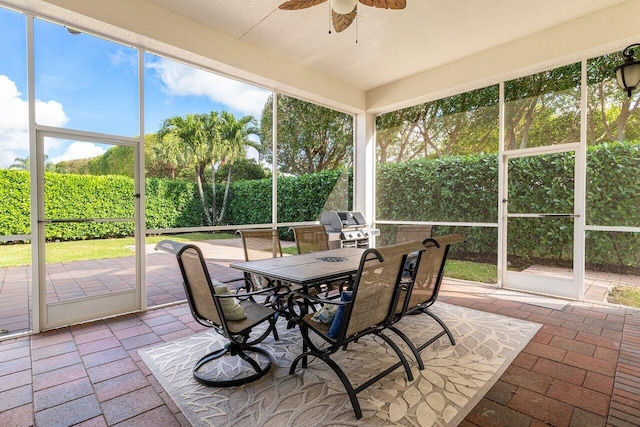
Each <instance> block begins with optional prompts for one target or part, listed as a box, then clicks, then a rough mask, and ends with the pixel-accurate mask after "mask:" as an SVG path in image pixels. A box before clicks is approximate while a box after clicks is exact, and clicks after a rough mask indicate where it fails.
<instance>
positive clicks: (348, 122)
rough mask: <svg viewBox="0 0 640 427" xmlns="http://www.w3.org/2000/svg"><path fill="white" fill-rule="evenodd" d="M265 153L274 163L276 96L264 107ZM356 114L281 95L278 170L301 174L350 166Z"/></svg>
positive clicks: (267, 159) (267, 158)
mask: <svg viewBox="0 0 640 427" xmlns="http://www.w3.org/2000/svg"><path fill="white" fill-rule="evenodd" d="M260 127H261V131H262V132H261V133H262V136H263V138H262V153H264V154H265V160H266V161H267V162H269V163H272V161H273V160H272V151H273V149H272V141H273V135H272V129H273V98H272V97H269V99H268V100H267V102H266V103H265V105H264V108H263V109H262V120H261V123H260ZM352 157H353V117H352V116H351V115H349V114H345V113H341V112H338V111H335V110H331V109H329V108H325V107H322V106H320V105H317V104H312V103H309V102H306V101H301V100H299V99H296V98H292V97H289V96H284V95H278V153H277V159H278V160H277V161H278V171H279V172H280V173H284V174H292V175H301V174H307V173H315V172H320V171H323V170H333V169H339V168H343V167H345V166H349V165H351V162H352Z"/></svg>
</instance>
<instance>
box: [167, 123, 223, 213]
mask: <svg viewBox="0 0 640 427" xmlns="http://www.w3.org/2000/svg"><path fill="white" fill-rule="evenodd" d="M207 122H208V116H207V115H206V114H187V115H186V117H180V116H174V117H170V118H168V119H166V120H165V121H164V122H163V123H162V127H161V128H160V131H159V132H158V138H159V141H160V142H162V141H163V140H164V138H165V137H167V136H168V135H171V138H175V141H174V142H176V141H177V142H178V145H179V146H181V147H182V149H183V150H182V151H183V153H184V154H185V159H186V163H187V164H191V165H192V166H193V167H194V168H195V172H196V183H197V185H198V194H199V195H200V202H201V204H202V210H203V211H204V216H205V218H206V220H207V224H208V225H212V218H211V215H210V212H209V209H207V202H206V199H205V197H204V190H203V187H202V183H203V181H204V172H205V169H206V167H207V165H208V164H209V162H210V159H211V149H210V147H209V144H208V138H207V134H208V130H207V127H208V125H207Z"/></svg>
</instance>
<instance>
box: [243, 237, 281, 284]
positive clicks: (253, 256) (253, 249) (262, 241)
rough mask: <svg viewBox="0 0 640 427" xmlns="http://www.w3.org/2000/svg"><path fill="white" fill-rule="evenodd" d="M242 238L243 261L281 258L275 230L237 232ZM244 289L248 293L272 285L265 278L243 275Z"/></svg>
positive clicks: (278, 240)
mask: <svg viewBox="0 0 640 427" xmlns="http://www.w3.org/2000/svg"><path fill="white" fill-rule="evenodd" d="M236 233H237V234H239V235H240V237H241V238H242V248H243V250H244V260H245V261H255V260H259V259H269V258H276V257H281V256H282V247H281V246H280V237H279V236H278V230H275V229H270V228H267V229H255V230H254V229H251V230H238V231H237V232H236ZM245 281H246V287H247V290H248V291H251V290H254V289H260V288H262V287H269V286H272V285H273V284H272V283H271V282H270V281H269V279H267V278H266V277H261V276H256V275H253V276H252V275H249V274H245Z"/></svg>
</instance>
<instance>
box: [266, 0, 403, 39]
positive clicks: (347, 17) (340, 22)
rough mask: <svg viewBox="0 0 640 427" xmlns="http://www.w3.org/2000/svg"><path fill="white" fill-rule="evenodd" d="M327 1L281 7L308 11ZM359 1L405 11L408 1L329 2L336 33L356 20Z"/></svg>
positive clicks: (295, 0)
mask: <svg viewBox="0 0 640 427" xmlns="http://www.w3.org/2000/svg"><path fill="white" fill-rule="evenodd" d="M326 1H327V0H289V1H285V2H284V3H282V4H281V5H280V6H279V7H280V9H283V10H298V9H306V8H308V7H311V6H316V5H318V4H321V3H324V2H326ZM358 1H359V2H360V3H362V4H363V5H365V6H373V7H378V8H381V9H404V8H405V7H406V6H407V0H329V2H330V3H331V19H332V21H333V28H335V30H336V32H338V33H339V32H341V31H344V30H345V29H346V28H347V27H348V26H349V25H351V23H352V22H353V21H354V20H355V19H356V15H357V13H358Z"/></svg>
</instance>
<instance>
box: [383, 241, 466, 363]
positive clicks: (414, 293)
mask: <svg viewBox="0 0 640 427" xmlns="http://www.w3.org/2000/svg"><path fill="white" fill-rule="evenodd" d="M465 240H466V238H465V237H464V236H462V235H460V234H450V235H446V236H441V237H436V238H429V239H425V240H424V241H423V242H422V243H423V245H424V247H425V249H426V250H425V251H424V252H423V253H422V256H421V257H420V258H419V260H418V261H417V262H416V263H415V268H414V269H413V271H412V275H411V277H410V278H409V280H406V277H405V282H404V284H403V287H402V293H403V294H402V296H401V298H400V299H399V304H398V306H397V308H396V316H395V318H394V319H393V321H392V322H391V323H392V324H391V325H389V329H391V330H392V331H394V332H395V333H396V334H397V335H398V336H400V337H401V338H402V339H403V341H404V342H405V343H407V345H408V346H409V348H410V350H411V351H412V353H413V354H414V356H415V358H416V362H417V363H418V367H419V368H420V369H421V370H422V369H424V362H423V361H422V357H421V356H420V352H421V351H422V350H423V349H425V348H427V347H428V346H429V345H431V344H432V343H433V342H435V341H436V340H437V339H439V338H440V337H441V336H443V335H445V334H446V335H447V336H448V337H449V341H450V342H451V345H456V341H455V339H454V338H453V335H452V334H451V331H450V330H449V328H448V327H447V325H445V323H444V322H443V321H442V319H440V318H439V317H438V316H437V315H435V314H434V313H433V312H431V311H430V310H429V307H431V306H432V305H433V304H434V303H435V302H436V300H437V298H438V293H439V292H440V285H441V284H442V278H443V276H444V267H445V263H446V262H447V255H448V254H449V249H450V247H451V245H452V244H454V243H458V242H463V241H465ZM407 297H408V298H407ZM420 313H424V314H426V315H428V316H430V317H432V318H433V319H434V320H435V321H436V322H438V324H439V325H440V326H441V327H442V331H441V332H440V333H438V334H437V335H435V336H434V337H432V338H431V339H429V340H428V341H427V342H425V343H423V344H420V345H418V346H416V345H415V344H414V343H412V342H411V340H410V339H409V338H408V337H407V336H406V335H405V334H404V333H403V332H402V331H400V330H399V329H398V328H397V327H396V326H395V323H397V322H398V321H399V320H400V319H401V318H402V316H404V315H405V314H409V315H413V314H420Z"/></svg>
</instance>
